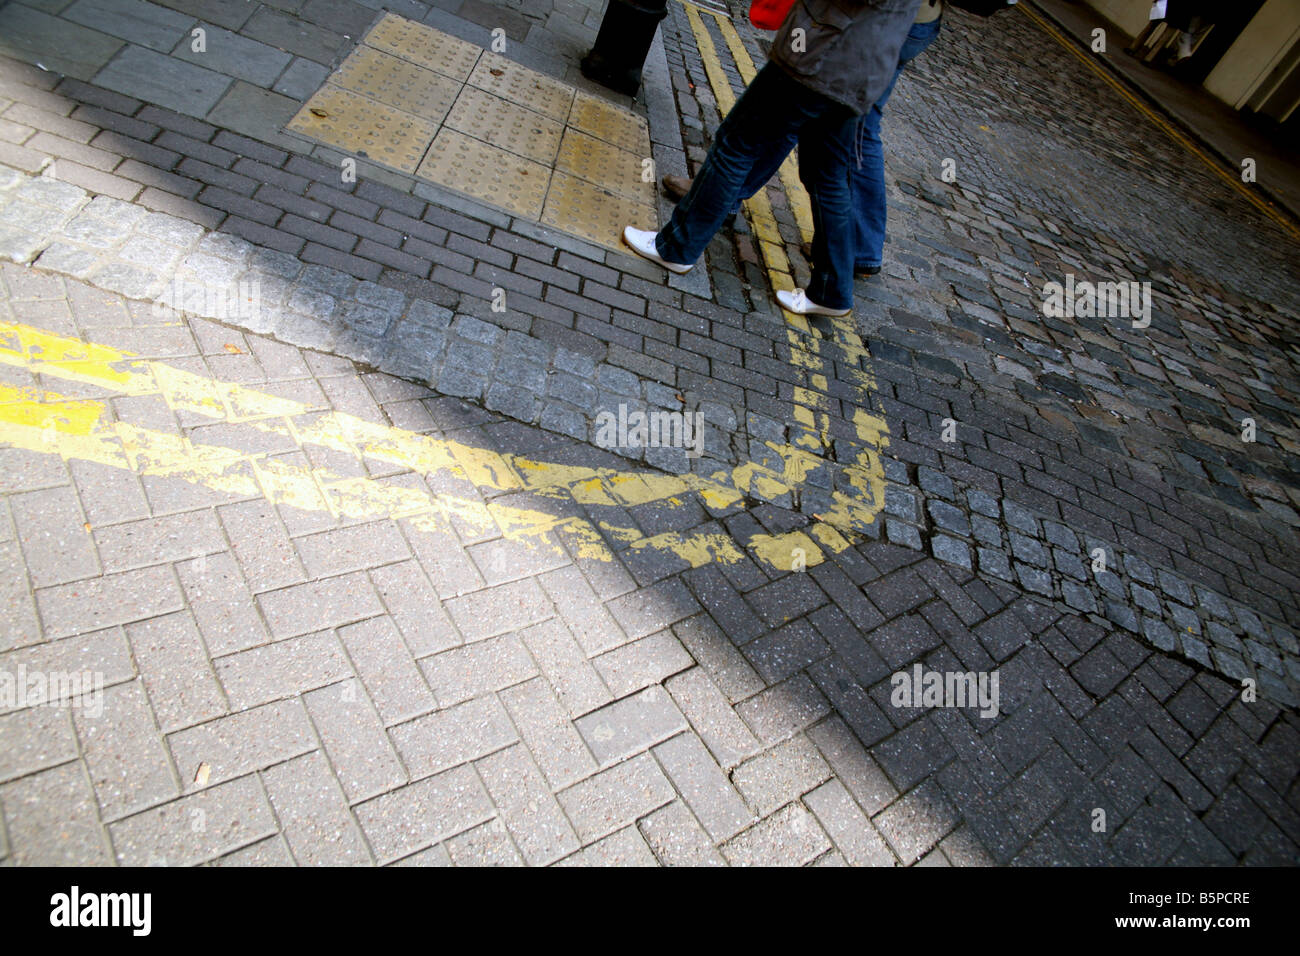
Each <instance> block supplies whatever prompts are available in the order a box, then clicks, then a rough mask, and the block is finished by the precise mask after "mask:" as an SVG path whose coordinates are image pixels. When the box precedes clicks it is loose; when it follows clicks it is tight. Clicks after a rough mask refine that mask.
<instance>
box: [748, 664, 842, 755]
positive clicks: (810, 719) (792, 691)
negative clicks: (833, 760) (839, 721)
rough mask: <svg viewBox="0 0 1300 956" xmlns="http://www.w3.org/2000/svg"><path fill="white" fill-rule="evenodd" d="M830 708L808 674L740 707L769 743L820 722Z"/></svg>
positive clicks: (765, 741) (753, 726)
mask: <svg viewBox="0 0 1300 956" xmlns="http://www.w3.org/2000/svg"><path fill="white" fill-rule="evenodd" d="M829 710H830V705H829V704H828V703H827V702H826V698H825V697H823V696H822V694H821V693H820V692H819V691H818V690H817V688H816V687H815V686H814V685H813V683H812V681H811V680H809V679H808V677H807V675H805V674H796V675H795V676H794V677H791V678H790V679H789V680H787V681H785V682H783V683H781V684H777V685H776V686H775V687H770V688H768V689H767V690H765V691H763V692H762V693H759V694H755V695H754V696H753V697H751V698H749V699H748V700H747V701H745V702H744V703H742V704H740V705H739V706H737V708H736V712H737V713H738V714H739V715H740V716H741V717H742V718H743V719H744V721H745V723H747V724H748V725H749V726H750V727H751V728H752V729H753V730H754V733H755V734H757V735H758V738H759V740H761V741H763V743H765V744H773V743H776V742H777V741H780V740H784V739H785V738H787V737H789V736H791V735H792V734H795V733H797V732H798V731H800V730H803V729H804V728H805V727H808V726H810V725H811V724H814V723H816V722H817V721H818V720H819V719H820V718H822V717H823V716H825V715H826V713H827V712H828V711H829Z"/></svg>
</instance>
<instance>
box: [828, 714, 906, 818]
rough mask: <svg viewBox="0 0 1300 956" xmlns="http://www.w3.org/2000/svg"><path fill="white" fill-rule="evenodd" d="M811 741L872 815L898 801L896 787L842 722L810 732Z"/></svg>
mask: <svg viewBox="0 0 1300 956" xmlns="http://www.w3.org/2000/svg"><path fill="white" fill-rule="evenodd" d="M808 737H809V739H811V740H812V741H813V743H815V744H816V745H817V749H818V750H819V751H820V752H821V755H822V757H824V758H825V760H826V761H827V763H829V764H830V766H831V768H832V769H833V770H834V772H835V777H836V779H838V780H839V781H840V783H842V784H843V785H844V786H845V787H846V788H848V790H849V792H850V793H852V794H853V797H854V799H855V800H857V801H858V804H859V805H860V806H861V807H862V809H863V810H865V811H866V812H867V813H868V814H875V813H878V812H879V811H880V810H882V809H884V808H885V807H887V806H888V805H889V804H890V803H892V802H893V801H894V800H895V799H896V798H897V796H898V791H897V790H896V789H895V788H894V785H893V784H892V783H890V781H889V778H888V777H887V776H885V773H884V771H883V770H881V769H880V766H879V765H878V764H877V763H876V762H875V760H873V759H872V757H871V755H870V754H869V753H868V752H867V749H866V748H865V747H864V746H863V745H862V742H861V741H860V740H858V739H857V737H855V736H854V735H853V732H852V731H850V730H849V728H848V726H847V725H845V723H844V722H843V721H842V720H840V719H839V718H837V717H832V718H830V719H829V720H826V721H824V722H822V723H820V724H818V725H817V726H816V727H813V728H812V729H811V730H809V731H808Z"/></svg>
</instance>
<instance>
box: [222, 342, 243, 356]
mask: <svg viewBox="0 0 1300 956" xmlns="http://www.w3.org/2000/svg"><path fill="white" fill-rule="evenodd" d="M226 351H227V352H229V353H230V354H231V355H243V354H244V350H243V349H241V348H240V347H239V346H238V345H235V344H234V343H232V342H227V343H226Z"/></svg>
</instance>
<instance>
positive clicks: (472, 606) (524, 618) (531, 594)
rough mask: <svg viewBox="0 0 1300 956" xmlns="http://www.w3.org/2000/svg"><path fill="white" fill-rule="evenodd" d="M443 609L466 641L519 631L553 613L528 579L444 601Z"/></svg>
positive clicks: (542, 595) (533, 583) (539, 590)
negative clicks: (445, 609)
mask: <svg viewBox="0 0 1300 956" xmlns="http://www.w3.org/2000/svg"><path fill="white" fill-rule="evenodd" d="M446 607H447V612H448V613H449V614H450V615H451V618H452V620H453V621H454V622H455V623H456V627H457V628H458V629H459V630H460V632H461V633H462V634H463V635H464V636H465V640H467V641H481V640H483V639H484V638H487V637H491V636H493V635H494V634H500V633H502V632H504V631H516V630H520V629H522V628H524V627H527V626H528V625H529V624H535V623H537V622H538V621H544V620H546V619H547V618H548V617H551V616H552V614H554V611H553V610H552V609H551V604H550V601H548V600H547V599H546V595H545V594H544V593H543V592H542V589H541V588H539V587H538V586H537V583H536V582H535V581H532V580H523V581H515V582H512V583H510V584H500V585H497V586H496V587H493V588H483V589H482V590H479V591H476V592H475V593H473V594H469V595H466V596H465V597H460V598H453V599H451V600H450V601H447V602H446Z"/></svg>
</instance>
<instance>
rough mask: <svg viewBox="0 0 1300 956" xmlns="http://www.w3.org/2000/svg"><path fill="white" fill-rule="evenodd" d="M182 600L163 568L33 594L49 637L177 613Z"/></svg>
mask: <svg viewBox="0 0 1300 956" xmlns="http://www.w3.org/2000/svg"><path fill="white" fill-rule="evenodd" d="M182 600H183V599H182V597H181V591H180V588H179V587H178V586H177V584H176V577H175V575H173V574H172V572H171V570H170V569H169V568H165V567H156V568H145V569H142V570H137V571H123V572H121V573H119V574H109V575H105V576H103V577H101V578H96V579H94V580H89V581H84V582H79V583H74V584H63V585H58V586H56V587H51V588H42V589H40V590H38V591H37V592H36V606H37V607H38V608H39V609H40V612H41V618H42V620H44V622H45V633H46V634H47V635H49V636H50V637H63V636H65V635H68V634H76V633H80V632H85V631H97V630H99V629H101V628H104V627H108V626H110V625H112V624H125V623H128V622H130V621H145V620H148V619H150V618H154V617H157V616H159V615H162V614H166V613H167V612H169V611H175V610H177V609H178V608H180V607H181V605H182Z"/></svg>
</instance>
